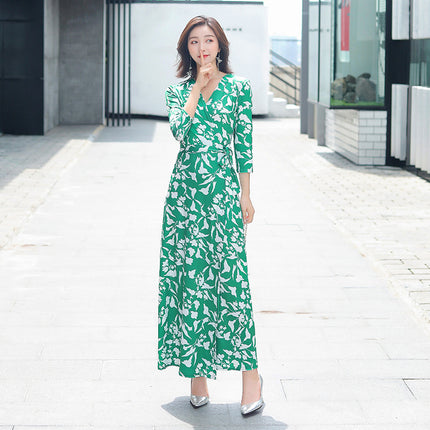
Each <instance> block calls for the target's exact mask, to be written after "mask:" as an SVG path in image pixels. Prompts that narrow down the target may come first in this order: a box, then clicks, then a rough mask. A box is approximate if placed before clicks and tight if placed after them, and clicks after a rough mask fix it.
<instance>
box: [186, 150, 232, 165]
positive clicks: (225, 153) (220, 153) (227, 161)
mask: <svg viewBox="0 0 430 430" xmlns="http://www.w3.org/2000/svg"><path fill="white" fill-rule="evenodd" d="M202 148H204V150H202ZM185 154H201V155H205V154H211V155H217V162H218V164H219V166H220V167H233V152H232V150H231V149H230V148H229V147H228V146H226V147H224V148H207V147H206V148H205V147H202V146H197V147H196V146H188V147H187V146H185V147H181V148H180V149H179V155H185Z"/></svg>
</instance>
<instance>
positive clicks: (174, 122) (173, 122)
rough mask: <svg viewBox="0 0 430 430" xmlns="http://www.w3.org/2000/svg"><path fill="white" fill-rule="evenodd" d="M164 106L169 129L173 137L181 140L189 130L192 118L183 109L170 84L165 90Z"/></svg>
mask: <svg viewBox="0 0 430 430" xmlns="http://www.w3.org/2000/svg"><path fill="white" fill-rule="evenodd" d="M166 106H167V112H168V117H169V123H170V130H171V131H172V134H173V136H174V138H175V139H176V140H179V142H182V141H183V140H184V139H185V136H186V135H187V134H188V131H189V130H190V127H191V124H192V122H193V118H192V117H191V116H190V115H189V114H188V113H187V112H186V111H185V109H184V107H183V106H182V104H181V100H180V99H179V97H178V94H177V93H176V92H175V90H174V89H173V87H172V85H170V86H169V87H168V88H167V90H166Z"/></svg>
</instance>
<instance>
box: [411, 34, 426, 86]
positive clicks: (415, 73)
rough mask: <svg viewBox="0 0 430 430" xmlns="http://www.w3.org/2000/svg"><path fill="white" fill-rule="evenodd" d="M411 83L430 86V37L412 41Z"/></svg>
mask: <svg viewBox="0 0 430 430" xmlns="http://www.w3.org/2000/svg"><path fill="white" fill-rule="evenodd" d="M410 84H411V85H414V86H419V87H430V39H418V40H412V41H411V69H410Z"/></svg>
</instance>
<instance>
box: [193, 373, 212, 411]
mask: <svg viewBox="0 0 430 430" xmlns="http://www.w3.org/2000/svg"><path fill="white" fill-rule="evenodd" d="M192 384H193V381H192V379H191V386H192ZM208 402H209V397H208V396H196V395H195V394H191V395H190V403H191V405H192V406H193V408H194V409H197V408H200V407H201V406H204V405H206V404H207V403H208Z"/></svg>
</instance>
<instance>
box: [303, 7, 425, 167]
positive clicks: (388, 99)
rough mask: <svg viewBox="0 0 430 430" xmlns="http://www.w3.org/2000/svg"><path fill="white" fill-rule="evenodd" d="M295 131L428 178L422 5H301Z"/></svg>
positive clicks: (349, 154)
mask: <svg viewBox="0 0 430 430" xmlns="http://www.w3.org/2000/svg"><path fill="white" fill-rule="evenodd" d="M302 47H303V51H302V76H303V75H306V76H305V77H304V78H303V86H304V87H302V89H303V96H302V100H301V113H302V117H301V131H302V132H303V133H307V134H308V135H309V136H310V137H315V138H316V139H317V140H318V144H320V145H326V146H328V147H330V148H332V149H334V150H335V151H336V152H338V153H340V154H342V155H343V156H345V157H346V158H348V159H349V160H351V161H353V162H354V163H356V164H362V165H404V166H407V167H409V168H412V169H416V170H417V172H418V173H422V174H423V175H428V174H430V126H429V124H430V121H429V120H428V119H429V118H430V2H429V1H428V0H304V1H303V40H302Z"/></svg>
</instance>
